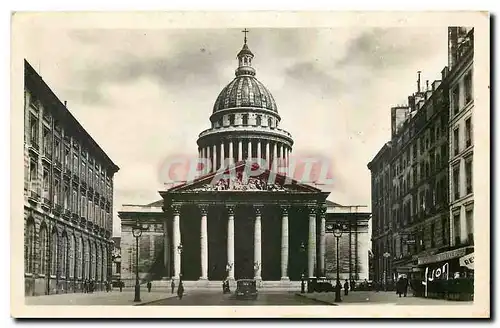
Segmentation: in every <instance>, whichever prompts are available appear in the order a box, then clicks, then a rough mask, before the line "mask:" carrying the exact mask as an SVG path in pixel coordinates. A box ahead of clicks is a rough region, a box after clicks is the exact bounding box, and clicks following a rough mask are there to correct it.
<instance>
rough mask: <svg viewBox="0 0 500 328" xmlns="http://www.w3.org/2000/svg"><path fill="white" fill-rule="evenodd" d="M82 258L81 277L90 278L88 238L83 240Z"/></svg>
mask: <svg viewBox="0 0 500 328" xmlns="http://www.w3.org/2000/svg"><path fill="white" fill-rule="evenodd" d="M83 258H84V260H83V263H84V266H83V270H84V272H83V273H84V274H83V278H84V279H89V278H90V250H89V241H88V240H87V241H86V242H85V252H84V257H83Z"/></svg>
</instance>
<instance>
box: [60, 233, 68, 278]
mask: <svg viewBox="0 0 500 328" xmlns="http://www.w3.org/2000/svg"><path fill="white" fill-rule="evenodd" d="M60 253H61V277H66V274H67V270H68V262H67V261H68V235H66V234H64V235H63V236H62V240H61V252H60Z"/></svg>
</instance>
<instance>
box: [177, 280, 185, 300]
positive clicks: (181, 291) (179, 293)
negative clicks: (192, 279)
mask: <svg viewBox="0 0 500 328" xmlns="http://www.w3.org/2000/svg"><path fill="white" fill-rule="evenodd" d="M182 296H184V285H183V284H182V280H181V281H180V282H179V287H178V288H177V297H179V300H182Z"/></svg>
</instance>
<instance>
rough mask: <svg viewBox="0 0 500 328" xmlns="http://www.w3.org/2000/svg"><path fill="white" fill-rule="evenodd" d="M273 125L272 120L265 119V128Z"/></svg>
mask: <svg viewBox="0 0 500 328" xmlns="http://www.w3.org/2000/svg"><path fill="white" fill-rule="evenodd" d="M272 125H273V119H272V118H268V119H267V126H269V127H271V126H272Z"/></svg>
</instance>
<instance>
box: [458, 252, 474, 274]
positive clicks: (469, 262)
mask: <svg viewBox="0 0 500 328" xmlns="http://www.w3.org/2000/svg"><path fill="white" fill-rule="evenodd" d="M460 266H464V267H467V269H470V270H474V253H470V254H467V255H465V256H462V257H461V258H460Z"/></svg>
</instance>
